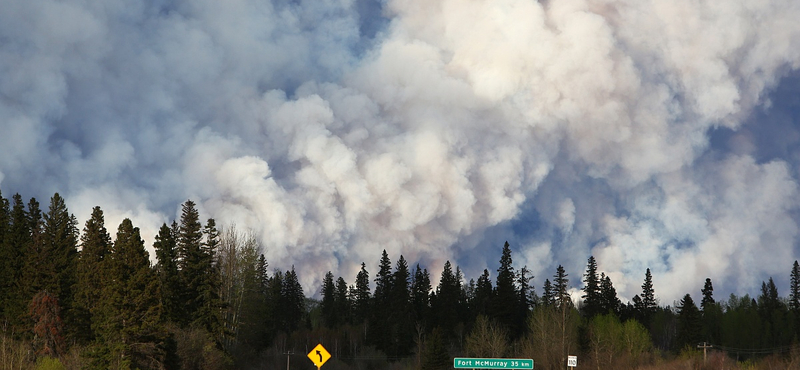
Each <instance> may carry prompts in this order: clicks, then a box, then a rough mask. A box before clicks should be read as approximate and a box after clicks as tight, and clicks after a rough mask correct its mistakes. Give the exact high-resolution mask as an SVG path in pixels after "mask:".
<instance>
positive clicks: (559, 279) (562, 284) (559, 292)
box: [553, 265, 572, 308]
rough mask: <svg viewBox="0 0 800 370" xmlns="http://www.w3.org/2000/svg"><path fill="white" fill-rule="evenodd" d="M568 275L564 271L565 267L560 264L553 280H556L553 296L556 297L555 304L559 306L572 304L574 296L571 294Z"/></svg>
mask: <svg viewBox="0 0 800 370" xmlns="http://www.w3.org/2000/svg"><path fill="white" fill-rule="evenodd" d="M567 276H569V275H568V274H567V273H566V272H565V271H564V267H563V266H561V265H558V267H557V268H556V274H555V275H553V281H554V282H555V285H554V287H553V296H554V298H555V304H556V305H558V307H559V308H566V307H571V306H572V298H570V296H569V278H567Z"/></svg>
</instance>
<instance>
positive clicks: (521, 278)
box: [517, 266, 536, 322]
mask: <svg viewBox="0 0 800 370" xmlns="http://www.w3.org/2000/svg"><path fill="white" fill-rule="evenodd" d="M529 273H530V270H528V266H522V268H521V269H520V270H519V273H518V274H517V297H518V298H517V300H518V301H519V304H520V312H521V313H520V316H521V317H520V319H521V320H522V321H523V322H524V320H525V319H527V317H528V313H529V312H530V310H531V308H532V306H533V302H534V301H535V299H536V295H535V293H534V291H533V286H532V285H531V283H530V282H531V280H533V276H529V275H528V274H529Z"/></svg>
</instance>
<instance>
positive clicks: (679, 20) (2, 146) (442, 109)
mask: <svg viewBox="0 0 800 370" xmlns="http://www.w3.org/2000/svg"><path fill="white" fill-rule="evenodd" d="M797 19H800V3H798V2H796V1H792V0H773V1H745V0H741V1H725V2H694V1H651V2H641V1H611V0H559V1H549V2H541V3H539V2H534V1H528V0H524V1H523V0H491V1H466V0H444V1H426V0H389V1H386V2H378V1H367V0H359V1H354V0H324V1H320V0H313V1H312V0H297V1H288V0H273V1H260V0H236V1H224V2H219V1H205V0H200V1H179V0H175V1H168V0H163V1H150V2H146V3H137V2H133V3H131V2H126V1H121V0H110V1H103V2H100V3H97V4H95V3H91V2H90V3H86V2H82V1H77V0H66V1H55V0H51V1H48V0H37V1H29V2H20V1H14V0H0V133H1V134H0V186H2V189H3V191H4V194H5V195H6V196H8V195H10V194H11V193H13V192H20V193H22V195H23V196H36V197H37V198H41V199H40V201H43V200H45V199H47V197H49V196H50V195H52V193H53V192H56V191H58V192H60V193H61V194H62V195H63V196H65V198H66V199H67V200H68V202H69V206H70V210H71V211H72V212H75V213H76V215H77V216H78V218H79V220H81V222H83V220H85V219H86V218H87V217H88V216H89V214H90V212H91V208H92V206H94V205H100V206H101V207H102V208H103V209H104V211H105V212H106V215H107V222H108V223H109V225H117V224H118V223H119V222H120V221H121V220H122V219H123V218H124V217H130V218H132V219H133V220H134V223H135V224H136V225H137V226H140V227H141V228H142V229H143V232H144V236H145V238H146V240H147V242H148V243H152V240H153V239H152V236H153V235H154V233H155V231H156V230H157V228H158V226H160V225H161V223H162V222H170V221H171V220H173V219H175V218H176V217H178V216H179V208H178V207H179V205H180V203H182V202H183V201H185V200H186V199H192V200H194V201H195V202H197V203H198V205H199V208H200V211H201V215H203V216H204V217H213V218H215V219H217V221H218V222H221V223H223V224H236V225H237V228H239V229H243V228H246V229H252V230H253V231H254V232H255V233H257V235H259V241H260V242H261V244H262V245H263V247H264V253H265V254H266V257H267V259H268V261H269V262H270V265H271V266H273V267H277V268H282V269H286V268H289V267H290V266H292V265H294V266H295V267H296V268H297V269H298V271H299V275H300V277H301V279H302V280H303V283H304V285H305V287H306V289H307V290H309V291H310V292H314V291H316V290H317V289H318V286H319V282H320V281H321V278H322V276H323V275H324V274H325V272H327V271H328V270H332V271H333V272H334V274H336V275H337V276H338V275H341V276H343V277H345V279H346V280H348V281H350V282H352V279H353V277H354V276H355V273H356V271H357V269H358V267H359V265H360V263H361V262H362V261H364V262H366V263H367V264H368V265H369V266H373V267H372V268H371V269H370V271H372V272H373V273H374V272H375V268H374V266H375V265H376V263H377V261H378V259H379V257H380V253H381V251H382V250H383V249H386V250H387V252H388V253H389V255H390V256H391V257H392V259H393V260H396V259H397V257H399V255H400V254H401V253H402V254H403V255H404V256H405V257H406V259H408V260H409V261H411V262H412V263H413V262H417V261H419V262H420V263H421V264H422V265H423V266H427V267H428V268H429V269H431V270H433V271H434V272H437V271H438V270H439V269H440V268H441V266H442V264H443V262H444V261H445V260H447V259H450V260H453V261H455V262H456V263H458V264H459V265H461V266H463V268H464V270H465V273H466V274H467V276H468V277H471V276H477V275H478V273H479V271H481V270H483V268H489V269H490V270H494V269H495V268H496V265H497V260H498V259H499V251H500V248H501V246H502V244H503V241H505V240H509V241H510V242H511V244H512V248H513V251H514V255H513V257H514V264H515V266H518V267H521V266H523V265H528V266H529V267H530V268H531V269H532V271H533V273H534V274H535V275H536V276H537V278H536V279H535V280H534V284H535V285H537V286H541V282H543V281H544V279H545V278H546V277H550V276H551V275H552V274H553V272H554V266H555V265H557V264H563V265H564V266H565V267H567V271H568V272H569V273H570V275H571V277H572V281H573V285H576V286H578V285H579V282H578V281H579V280H580V275H581V274H582V272H583V271H584V269H585V262H586V259H587V258H588V256H589V255H590V254H593V255H594V256H595V257H596V258H597V260H598V263H599V267H600V269H601V270H602V271H605V272H606V273H607V274H608V275H609V276H611V278H612V279H613V281H614V283H615V285H616V287H617V289H618V291H619V293H620V295H621V296H623V297H624V298H630V297H631V296H633V295H634V294H636V293H638V292H639V291H640V287H639V286H640V285H641V281H642V279H643V277H644V270H645V268H647V267H649V268H651V269H652V270H653V275H654V279H655V287H656V293H657V295H658V296H659V297H660V298H661V300H662V302H666V303H671V302H672V300H674V299H677V298H678V297H680V296H682V295H683V294H685V293H687V292H689V293H693V294H697V293H698V292H699V289H700V287H701V286H702V283H703V281H704V279H705V278H706V277H711V278H712V280H713V281H714V282H715V285H716V287H717V290H718V291H723V292H724V291H726V290H727V291H728V292H736V293H744V292H754V291H755V288H756V287H757V286H758V285H760V283H761V281H762V280H765V279H766V278H768V277H769V276H774V277H775V278H776V280H778V281H782V280H786V277H785V276H786V275H788V271H789V269H790V266H791V261H792V260H793V259H796V258H797V248H796V247H795V244H796V239H797V237H798V233H799V232H800V230H799V229H798V220H797V211H798V205H799V204H798V171H797V169H798V163H800V155H797V154H798V153H797V151H796V150H795V149H794V146H796V145H797V143H800V135H798V130H797V129H796V128H795V127H794V125H796V124H797V123H798V119H797V118H798V117H797V113H796V112H797V111H798V109H797V108H798V107H791V106H789V107H788V108H787V105H786V104H782V103H781V101H782V100H781V96H783V95H781V94H779V93H782V94H784V95H785V94H794V95H791V96H794V97H795V98H796V97H797V96H798V95H800V94H798V92H797V91H796V90H792V89H789V88H785V87H784V88H781V86H784V85H785V84H787V83H791V82H794V83H795V84H796V82H797V79H796V78H794V77H793V76H794V75H793V73H795V72H794V71H796V70H797V69H798V67H800V24H798V22H796V20H797ZM786 76H790V77H788V78H785V77H786ZM787 81H788V82H787ZM773 100H775V101H776V102H777V103H776V104H775V105H773ZM790 100H791V99H790ZM773 111H778V112H788V113H787V114H788V116H787V115H782V116H780V117H782V118H778V117H777V116H774V115H772V114H771V112H773ZM793 114H794V115H793ZM772 146H779V147H780V148H783V149H780V150H777V149H776V150H774V151H772V152H769V150H767V149H765V148H768V147H772ZM765 153H771V154H765ZM44 202H46V200H45V201H43V203H44Z"/></svg>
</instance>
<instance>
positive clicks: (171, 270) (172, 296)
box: [153, 223, 184, 323]
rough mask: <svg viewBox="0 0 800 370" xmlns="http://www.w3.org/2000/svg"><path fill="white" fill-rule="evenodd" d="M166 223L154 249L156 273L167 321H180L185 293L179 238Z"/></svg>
mask: <svg viewBox="0 0 800 370" xmlns="http://www.w3.org/2000/svg"><path fill="white" fill-rule="evenodd" d="M175 236H176V235H175V234H173V230H172V229H171V228H170V227H169V226H167V224H166V223H164V224H162V225H161V228H160V229H158V235H156V238H155V242H154V243H153V249H155V253H156V266H155V270H156V275H157V276H158V281H159V284H160V291H161V305H162V307H163V312H164V317H165V319H166V320H167V321H170V322H175V323H179V322H181V321H182V320H183V304H182V301H181V299H180V297H182V296H183V295H184V293H183V292H182V285H181V281H180V276H179V275H178V255H177V240H176V238H175Z"/></svg>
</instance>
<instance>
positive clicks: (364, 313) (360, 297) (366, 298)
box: [353, 262, 372, 324]
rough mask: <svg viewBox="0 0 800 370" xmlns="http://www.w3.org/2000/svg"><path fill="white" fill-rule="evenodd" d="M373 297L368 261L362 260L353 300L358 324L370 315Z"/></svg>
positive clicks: (355, 319) (354, 314)
mask: <svg viewBox="0 0 800 370" xmlns="http://www.w3.org/2000/svg"><path fill="white" fill-rule="evenodd" d="M371 299H372V297H371V295H370V288H369V272H367V265H366V263H364V262H361V270H360V271H359V272H358V274H357V275H356V294H355V296H354V302H353V316H354V319H353V320H354V321H355V323H356V324H362V323H364V322H365V321H366V320H367V318H368V317H369V311H370V310H369V306H370V301H371Z"/></svg>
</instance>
